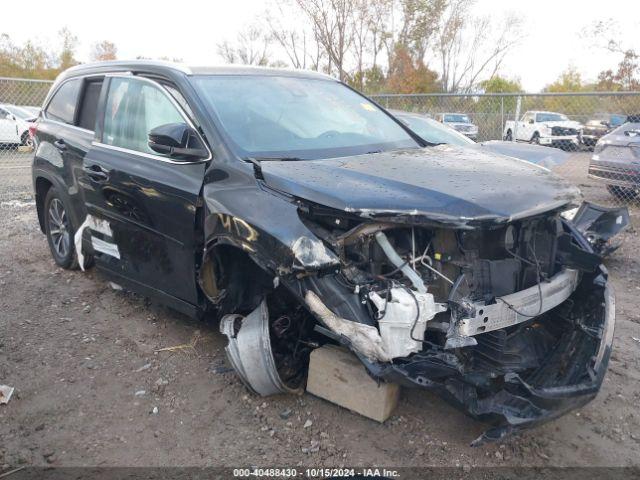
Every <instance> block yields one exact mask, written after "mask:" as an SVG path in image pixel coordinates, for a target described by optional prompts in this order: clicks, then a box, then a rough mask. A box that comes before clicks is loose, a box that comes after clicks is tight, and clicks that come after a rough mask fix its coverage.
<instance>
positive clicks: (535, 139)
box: [531, 132, 540, 145]
mask: <svg viewBox="0 0 640 480" xmlns="http://www.w3.org/2000/svg"><path fill="white" fill-rule="evenodd" d="M531 143H533V144H534V145H540V134H539V133H538V132H536V133H534V134H533V137H531Z"/></svg>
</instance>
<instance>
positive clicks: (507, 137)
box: [504, 130, 513, 142]
mask: <svg viewBox="0 0 640 480" xmlns="http://www.w3.org/2000/svg"><path fill="white" fill-rule="evenodd" d="M504 139H505V140H506V141H507V142H510V141H511V140H513V134H512V133H511V130H507V134H506V135H505V136H504Z"/></svg>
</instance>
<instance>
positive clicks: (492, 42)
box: [435, 0, 522, 93]
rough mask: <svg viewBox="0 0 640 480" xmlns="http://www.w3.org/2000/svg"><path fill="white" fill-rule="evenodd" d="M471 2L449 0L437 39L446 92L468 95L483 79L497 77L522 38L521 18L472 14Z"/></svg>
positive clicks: (437, 53) (443, 84)
mask: <svg viewBox="0 0 640 480" xmlns="http://www.w3.org/2000/svg"><path fill="white" fill-rule="evenodd" d="M473 1H474V0H450V2H449V4H448V6H447V9H446V11H445V14H444V15H443V20H442V24H441V26H440V29H439V31H438V34H437V38H436V47H435V51H436V57H437V58H438V60H439V67H440V70H441V71H440V74H441V76H442V86H443V89H444V90H445V91H447V92H463V93H466V92H471V91H472V90H473V89H474V88H475V87H476V86H477V84H478V83H479V81H480V79H481V78H482V76H486V75H487V74H488V76H489V78H491V77H492V76H493V75H495V74H496V72H497V71H498V70H499V68H500V66H501V65H502V62H503V61H504V59H505V57H506V55H507V53H508V52H509V51H510V50H511V49H512V48H513V47H514V46H515V45H516V44H517V43H518V42H519V41H520V39H521V23H522V22H521V19H520V18H518V17H515V16H513V15H508V16H506V17H505V18H504V19H503V20H502V21H501V22H500V23H499V24H497V25H496V24H495V23H494V22H493V21H492V19H491V17H488V16H487V17H476V18H474V17H473V16H472V15H471V12H470V8H471V6H472V5H473Z"/></svg>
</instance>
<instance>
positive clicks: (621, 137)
mask: <svg viewBox="0 0 640 480" xmlns="http://www.w3.org/2000/svg"><path fill="white" fill-rule="evenodd" d="M600 141H601V142H602V143H609V144H613V145H625V146H626V145H629V144H630V143H635V144H640V123H625V124H624V125H622V126H620V127H618V128H616V129H615V130H614V131H613V132H611V133H609V134H607V135H605V136H604V137H602V138H601V139H600Z"/></svg>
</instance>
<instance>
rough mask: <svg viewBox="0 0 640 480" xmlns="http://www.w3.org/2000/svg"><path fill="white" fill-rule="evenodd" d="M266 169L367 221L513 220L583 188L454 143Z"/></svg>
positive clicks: (304, 195)
mask: <svg viewBox="0 0 640 480" xmlns="http://www.w3.org/2000/svg"><path fill="white" fill-rule="evenodd" d="M261 167H262V168H261V170H262V175H263V177H264V180H265V182H266V184H267V185H268V186H269V187H271V188H274V189H277V190H280V191H282V192H286V193H288V194H290V195H293V196H295V197H298V198H301V199H306V200H308V201H311V202H313V203H316V204H320V205H323V206H326V207H330V208H334V209H337V210H342V211H346V212H352V213H354V214H357V215H361V216H365V217H386V218H393V217H397V216H403V217H404V216H412V217H414V218H416V217H422V218H424V219H426V220H429V221H435V222H443V223H454V224H465V223H468V222H485V221H487V222H505V221H509V220H515V219H517V218H524V217H527V216H530V215H534V214H536V213H541V212H544V211H548V210H552V209H554V208H558V207H561V206H563V205H567V204H570V203H572V202H574V201H575V200H576V199H577V197H578V196H579V191H578V189H577V188H575V187H572V186H571V185H570V184H568V183H567V182H566V181H565V180H563V179H562V178H560V177H558V176H556V175H554V174H552V173H551V172H549V171H548V170H546V169H544V168H541V167H538V166H536V165H533V164H531V163H528V162H525V161H521V160H517V159H514V158H508V157H504V156H501V155H494V154H492V153H485V152H483V151H480V150H478V149H474V148H462V147H454V146H451V145H439V146H437V147H427V148H422V149H413V150H404V151H395V152H383V153H376V154H369V155H358V156H353V157H342V158H334V159H328V160H301V161H295V162H278V161H265V162H262V164H261ZM419 220H421V219H418V218H416V222H418V221H419Z"/></svg>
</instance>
